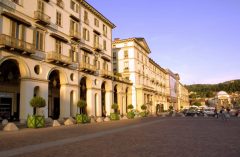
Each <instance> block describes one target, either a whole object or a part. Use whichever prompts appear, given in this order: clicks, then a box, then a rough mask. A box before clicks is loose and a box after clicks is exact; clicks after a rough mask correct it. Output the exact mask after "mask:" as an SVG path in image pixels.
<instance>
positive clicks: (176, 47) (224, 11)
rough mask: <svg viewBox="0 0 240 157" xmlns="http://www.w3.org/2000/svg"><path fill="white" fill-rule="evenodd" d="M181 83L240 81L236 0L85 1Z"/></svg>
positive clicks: (239, 7) (239, 3) (239, 22)
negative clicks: (142, 44) (143, 45)
mask: <svg viewBox="0 0 240 157" xmlns="http://www.w3.org/2000/svg"><path fill="white" fill-rule="evenodd" d="M87 2H89V3H90V4H91V5H92V6H93V7H95V8H96V9H97V10H98V11H100V12H101V13H102V14H103V15H104V16H105V17H107V18H108V19H109V20H110V21H112V22H113V23H114V24H115V25H116V26H117V27H116V28H115V29H114V30H113V38H121V39H125V38H129V37H143V38H145V40H146V41H147V43H148V45H149V47H150V49H151V54H150V57H151V58H153V59H154V60H155V61H156V62H157V63H158V64H159V65H160V66H161V67H163V68H168V69H171V70H172V71H173V72H175V73H179V75H180V79H181V80H180V82H182V83H183V84H198V83H199V84H213V83H220V82H224V81H228V80H233V79H240V0H87Z"/></svg>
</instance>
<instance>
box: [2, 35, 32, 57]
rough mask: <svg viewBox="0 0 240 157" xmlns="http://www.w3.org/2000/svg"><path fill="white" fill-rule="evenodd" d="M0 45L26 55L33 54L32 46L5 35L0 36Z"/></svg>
mask: <svg viewBox="0 0 240 157" xmlns="http://www.w3.org/2000/svg"><path fill="white" fill-rule="evenodd" d="M0 45H4V46H7V47H10V48H14V49H17V50H20V51H25V52H28V53H35V47H34V45H33V44H31V43H28V42H26V41H23V40H20V39H17V38H14V37H11V36H9V35H5V34H1V35H0Z"/></svg>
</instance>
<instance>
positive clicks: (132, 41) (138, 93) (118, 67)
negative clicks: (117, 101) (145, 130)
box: [113, 38, 169, 114]
mask: <svg viewBox="0 0 240 157" xmlns="http://www.w3.org/2000/svg"><path fill="white" fill-rule="evenodd" d="M150 53H151V51H150V49H149V47H148V45H147V43H146V41H145V39H144V38H129V39H122V40H121V39H115V40H114V41H113V60H114V62H113V66H114V71H115V72H116V73H120V74H121V75H122V77H124V78H127V79H130V80H131V82H132V83H133V86H132V88H131V90H130V92H131V95H132V99H131V100H130V99H129V101H128V104H132V105H133V106H134V108H135V109H137V110H139V111H141V105H143V104H146V105H147V106H148V110H149V112H151V113H153V114H154V113H156V109H157V108H158V109H159V110H166V109H167V97H168V96H169V91H168V89H169V87H168V86H169V85H168V81H167V77H168V73H167V71H166V70H165V69H163V68H162V67H161V66H159V65H158V64H157V63H155V62H154V61H153V60H152V59H151V58H149V54H150Z"/></svg>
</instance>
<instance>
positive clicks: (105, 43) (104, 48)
mask: <svg viewBox="0 0 240 157" xmlns="http://www.w3.org/2000/svg"><path fill="white" fill-rule="evenodd" d="M103 50H107V41H106V40H103Z"/></svg>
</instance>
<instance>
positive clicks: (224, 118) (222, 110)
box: [220, 106, 227, 120]
mask: <svg viewBox="0 0 240 157" xmlns="http://www.w3.org/2000/svg"><path fill="white" fill-rule="evenodd" d="M224 112H225V108H224V106H222V108H221V110H220V115H221V119H222V120H227V118H226V115H225V113H224Z"/></svg>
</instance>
